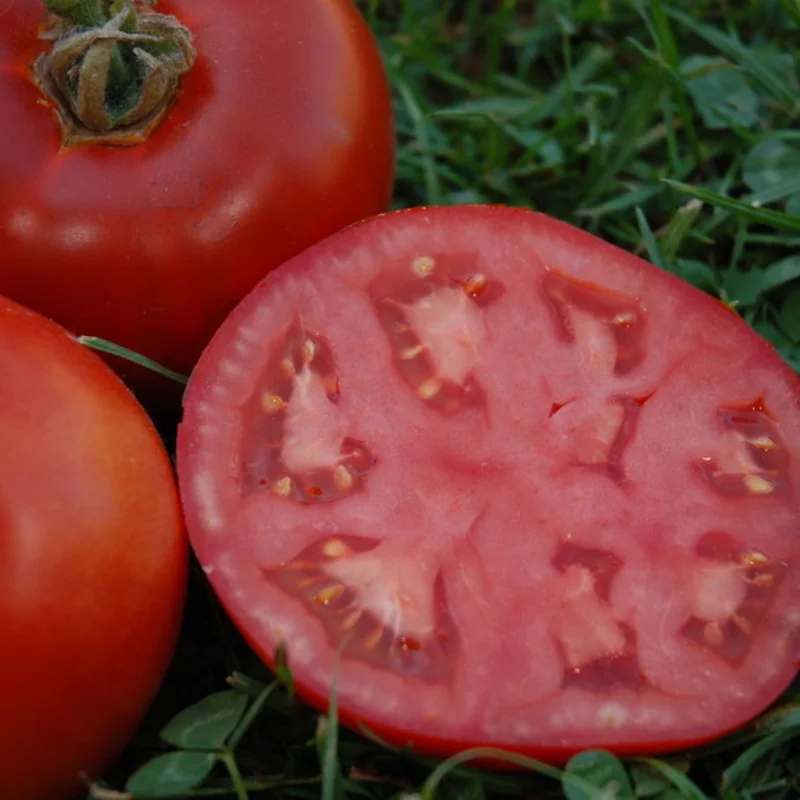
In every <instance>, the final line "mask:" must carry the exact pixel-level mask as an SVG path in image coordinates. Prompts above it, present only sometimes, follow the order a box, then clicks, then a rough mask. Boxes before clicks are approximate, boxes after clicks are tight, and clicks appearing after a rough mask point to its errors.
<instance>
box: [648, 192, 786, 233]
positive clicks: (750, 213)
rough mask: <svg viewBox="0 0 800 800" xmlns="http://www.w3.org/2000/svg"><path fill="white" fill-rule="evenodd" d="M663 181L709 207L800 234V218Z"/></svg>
mask: <svg viewBox="0 0 800 800" xmlns="http://www.w3.org/2000/svg"><path fill="white" fill-rule="evenodd" d="M661 180H662V181H663V182H664V183H666V184H667V185H668V186H671V187H672V188H673V189H677V191H679V192H683V193H684V194H688V195H691V196H692V197H696V198H697V199H698V200H702V201H703V202H704V203H708V204H709V205H712V206H717V207H718V208H724V209H725V210H726V211H731V212H732V213H734V214H736V215H737V216H739V217H741V218H742V219H744V220H748V221H750V222H754V223H757V224H759V225H769V226H771V227H773V228H778V229H779V230H784V231H791V232H792V233H800V217H796V216H793V215H791V214H784V213H782V212H780V211H772V210H770V209H768V208H761V207H760V206H755V205H752V204H751V203H745V202H742V201H741V200H734V199H733V198H732V197H726V196H725V195H723V194H717V193H716V192H712V191H710V190H709V189H703V188H701V187H699V186H691V185H690V184H688V183H681V182H680V181H673V180H670V179H669V178H662V179H661Z"/></svg>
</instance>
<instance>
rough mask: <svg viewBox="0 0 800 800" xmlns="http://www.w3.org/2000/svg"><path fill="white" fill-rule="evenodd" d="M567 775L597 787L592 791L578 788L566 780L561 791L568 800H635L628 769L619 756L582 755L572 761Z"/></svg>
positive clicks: (590, 752) (592, 752)
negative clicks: (626, 769)
mask: <svg viewBox="0 0 800 800" xmlns="http://www.w3.org/2000/svg"><path fill="white" fill-rule="evenodd" d="M564 772H565V774H566V775H573V776H576V777H579V778H582V779H583V781H584V782H585V783H587V784H589V785H590V786H591V787H593V788H592V789H591V790H590V789H588V787H587V788H584V787H583V786H576V785H575V784H573V783H572V782H571V781H569V780H566V779H565V778H562V781H561V788H562V790H563V791H564V794H565V795H566V797H567V798H568V800H634V794H633V789H632V788H631V783H630V779H629V778H628V774H627V772H626V771H625V767H624V766H623V765H622V762H621V761H620V760H619V759H618V758H617V757H616V756H614V755H612V754H611V753H608V752H606V751H605V750H585V751H584V752H582V753H578V755H576V756H573V757H572V758H571V759H570V760H569V762H568V763H567V766H566V767H565V769H564ZM566 775H565V777H566ZM595 790H596V791H595Z"/></svg>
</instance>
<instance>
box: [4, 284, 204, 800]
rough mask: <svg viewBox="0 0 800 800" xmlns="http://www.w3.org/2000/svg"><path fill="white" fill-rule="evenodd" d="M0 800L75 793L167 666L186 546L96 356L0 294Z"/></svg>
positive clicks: (140, 416) (161, 460)
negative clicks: (0, 722) (1, 724)
mask: <svg viewBox="0 0 800 800" xmlns="http://www.w3.org/2000/svg"><path fill="white" fill-rule="evenodd" d="M0 372H1V373H2V375H3V387H2V391H0V453H2V456H1V457H0V641H1V642H2V655H3V657H2V659H0V709H2V713H3V717H4V719H5V725H6V731H5V733H4V735H3V736H2V747H0V797H2V798H8V799H9V800H11V798H14V800H62V798H63V799H64V800H66V799H67V798H74V797H80V796H83V795H85V793H86V785H85V781H87V780H99V779H100V778H102V777H103V773H104V771H105V770H106V769H108V768H109V767H110V765H111V762H112V761H113V760H114V759H115V758H116V757H117V756H118V755H119V753H120V751H121V750H122V749H123V747H124V746H125V745H126V744H127V743H128V741H129V739H130V738H131V737H132V736H133V734H134V731H135V729H136V727H137V725H138V724H139V723H140V721H141V719H142V717H143V716H144V714H145V712H146V710H147V708H148V706H149V704H150V702H151V701H152V699H153V697H154V695H155V693H156V690H157V689H158V687H159V685H160V683H161V679H162V677H163V675H164V673H165V671H166V669H167V666H168V664H169V661H170V658H171V656H172V653H173V650H174V647H175V643H176V639H177V636H178V629H179V624H180V620H181V612H182V609H183V603H184V596H185V591H186V578H187V556H188V544H187V541H186V534H185V530H184V526H183V521H182V516H181V508H180V500H179V497H178V491H177V486H176V484H175V480H174V476H173V473H172V467H171V464H170V461H169V457H168V455H167V453H166V451H165V449H164V446H163V445H162V443H161V441H160V440H159V438H158V436H157V434H156V431H155V429H154V428H153V426H152V424H151V423H150V421H149V420H148V418H147V416H146V415H145V413H144V411H143V410H142V408H141V406H140V405H139V404H138V403H137V402H136V400H135V399H134V398H133V396H132V395H131V394H130V392H129V391H128V390H127V389H126V388H125V386H124V385H123V384H122V382H121V381H120V380H119V378H117V376H116V375H114V373H113V372H111V370H110V369H109V368H108V367H107V366H106V365H105V364H104V363H103V362H102V361H101V359H100V358H99V357H98V356H97V355H96V354H94V353H93V352H91V351H90V350H87V349H86V348H85V347H83V346H82V345H80V344H78V343H77V342H76V341H75V340H74V339H73V338H72V337H71V336H70V335H68V334H67V333H66V331H64V330H63V329H62V328H60V327H58V326H57V325H55V324H54V323H53V322H51V321H49V320H47V319H45V318H43V317H41V316H40V315H38V314H34V313H33V312H31V311H29V310H27V309H25V308H23V307H21V306H19V305H17V304H16V303H12V302H10V301H8V300H6V299H5V298H0Z"/></svg>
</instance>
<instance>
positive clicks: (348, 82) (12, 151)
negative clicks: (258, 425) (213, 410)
mask: <svg viewBox="0 0 800 800" xmlns="http://www.w3.org/2000/svg"><path fill="white" fill-rule="evenodd" d="M156 10H158V11H160V12H162V13H165V14H174V15H175V16H176V17H178V19H179V20H180V21H181V22H183V23H184V24H185V25H186V26H188V27H189V28H190V29H191V31H192V33H193V35H194V43H195V46H196V47H197V50H198V54H199V55H198V60H197V62H196V64H195V66H194V67H193V68H192V69H191V70H190V71H189V73H187V74H186V75H185V76H183V80H182V85H181V90H180V93H179V97H178V100H177V102H176V104H175V105H174V107H173V108H172V109H171V111H170V113H169V115H168V117H167V119H166V120H165V121H164V122H163V123H162V124H161V125H160V126H159V128H158V129H157V130H156V131H155V133H154V134H153V136H152V137H151V138H150V140H149V141H148V142H147V143H145V144H144V145H140V146H135V147H131V148H111V147H79V148H72V149H65V150H61V149H60V139H59V133H58V130H57V126H56V123H55V120H54V116H53V113H52V111H51V110H50V109H49V108H48V107H47V106H46V104H45V103H43V98H42V95H41V94H40V92H39V90H38V89H37V88H36V87H35V86H34V85H33V83H32V81H31V79H30V70H29V66H30V64H31V62H32V61H33V60H34V58H35V56H36V55H37V54H38V53H39V52H41V51H42V49H43V45H44V43H43V42H41V41H39V40H37V38H36V35H37V28H38V26H39V25H40V24H41V22H42V19H43V13H42V4H41V0H20V2H15V3H14V4H13V6H12V7H11V8H9V10H8V12H7V13H6V14H5V16H4V18H3V19H4V24H3V28H2V31H0V108H3V110H4V111H3V117H4V122H3V146H2V147H0V253H1V254H2V255H0V293H3V294H4V295H6V296H9V297H11V298H13V299H15V300H17V301H18V302H21V303H23V304H25V305H27V306H29V307H31V308H33V309H35V310H37V311H39V312H40V313H43V314H45V315H46V316H49V317H51V318H53V319H55V320H56V321H58V322H59V323H61V324H62V325H64V326H65V327H67V328H68V329H69V330H72V331H74V332H75V333H79V334H87V335H93V336H100V337H103V338H106V339H109V340H111V341H113V342H115V343H117V344H120V345H123V346H125V347H129V348H131V349H133V350H135V351H137V352H139V353H142V354H144V355H146V356H148V357H150V358H152V359H155V360H156V361H158V362H160V363H162V364H164V365H165V366H167V367H170V368H172V369H174V370H177V371H179V372H184V373H188V371H189V370H190V369H191V367H192V365H193V364H194V362H195V360H196V358H197V356H198V355H199V353H200V352H201V350H202V348H203V346H204V345H205V344H206V343H207V341H208V339H209V338H210V336H211V334H212V333H213V332H214V330H215V329H216V328H217V326H218V325H219V324H220V323H221V321H222V319H223V318H224V317H225V315H226V314H227V313H228V311H229V310H230V309H231V308H232V307H233V305H234V304H235V303H236V302H237V301H238V300H239V299H240V298H241V297H242V296H243V295H244V294H245V293H246V292H247V291H248V290H249V289H250V288H251V287H252V286H253V285H254V284H255V283H256V282H257V281H258V280H259V279H260V278H262V277H263V276H264V275H265V274H266V273H267V272H268V271H269V270H271V269H272V268H274V267H275V266H277V265H278V264H280V263H281V262H282V261H285V260H286V259H287V258H289V257H290V256H292V255H294V254H296V253H298V252H299V251H301V250H303V249H304V248H306V247H307V246H309V245H310V244H312V243H313V242H314V241H316V240H318V239H320V238H322V237H324V236H325V235H327V234H329V233H332V232H333V231H335V230H337V229H338V228H341V227H343V226H344V225H346V224H348V223H351V222H353V221H356V220H359V219H361V218H364V217H367V216H369V215H371V214H374V213H377V212H380V211H382V210H384V209H385V208H386V207H387V205H388V203H389V199H390V196H391V190H392V184H393V177H394V172H393V171H394V138H393V137H394V127H393V120H392V111H391V100H390V95H389V88H388V83H387V81H386V78H385V75H384V71H383V68H382V65H381V62H380V55H379V51H378V49H377V46H376V43H375V41H374V39H373V37H372V33H371V31H370V30H369V28H368V27H367V25H366V24H365V22H364V21H363V19H362V18H361V17H360V15H359V13H358V11H357V10H356V9H355V7H354V6H353V5H352V3H351V0H297V2H292V3H285V2H283V0H269V2H264V0H236V2H234V3H227V4H220V3H219V2H216V0H169V1H168V2H163V3H159V4H158V6H157V9H156ZM113 363H114V365H115V367H116V368H117V369H118V371H120V373H121V374H122V375H123V377H125V378H126V379H127V380H129V381H130V382H131V383H132V385H134V388H135V389H136V390H137V391H138V392H139V393H140V395H141V397H142V398H144V399H146V400H152V398H153V393H154V391H155V388H159V389H161V390H163V387H164V386H165V385H166V381H165V380H164V379H162V378H156V377H154V376H153V375H152V374H150V373H146V372H144V371H143V370H140V369H138V368H135V367H131V366H130V365H129V364H127V362H122V361H119V360H116V359H115V360H114V361H113Z"/></svg>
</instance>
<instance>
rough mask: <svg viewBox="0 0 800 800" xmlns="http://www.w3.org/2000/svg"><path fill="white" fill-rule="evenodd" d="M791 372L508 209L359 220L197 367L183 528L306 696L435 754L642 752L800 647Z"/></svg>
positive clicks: (610, 250)
mask: <svg viewBox="0 0 800 800" xmlns="http://www.w3.org/2000/svg"><path fill="white" fill-rule="evenodd" d="M798 431H800V392H799V391H798V382H797V378H796V376H794V375H793V374H792V373H791V372H790V370H789V369H788V368H787V367H786V365H785V364H783V362H782V361H781V360H780V359H779V357H778V356H777V355H776V354H775V352H774V351H773V349H772V348H771V347H770V346H769V345H768V344H767V343H766V342H765V341H764V340H763V339H761V338H760V337H759V336H758V335H756V334H755V333H754V332H753V331H752V330H751V329H750V328H749V327H748V326H747V325H746V324H745V323H744V322H743V321H742V320H741V319H739V318H738V317H737V316H736V315H735V314H733V313H731V312H730V310H729V309H727V308H725V307H723V306H721V305H720V304H719V303H717V302H715V301H714V300H713V299H712V298H710V297H709V296H707V295H705V294H703V293H701V292H699V291H698V290H696V289H694V288H693V287H691V286H690V285H688V284H686V283H684V282H682V281H680V280H678V279H677V278H675V277H674V276H671V275H669V274H667V273H665V272H663V271H661V270H658V269H656V268H655V267H653V266H652V265H649V264H647V263H645V262H644V261H642V260H640V259H638V258H635V257H634V256H632V255H630V254H628V253H625V252H623V251H622V250H619V249H617V248H615V247H612V246H611V245H609V244H607V243H605V242H602V241H600V240H598V239H597V238H595V237H592V236H590V235H589V234H586V233H584V232H581V231H579V230H577V229H575V228H573V227H571V226H568V225H566V224H564V223H561V222H558V221H555V220H553V219H550V218H548V217H546V216H544V215H541V214H533V213H531V212H527V211H523V210H517V209H501V208H489V207H461V208H436V209H415V210H412V211H407V212H399V213H394V214H389V215H384V216H382V217H378V218H375V219H372V220H370V221H367V222H365V223H362V224H359V225H357V226H354V227H351V228H350V229H348V230H346V231H343V232H340V233H339V234H336V235H334V236H333V237H331V238H329V239H328V240H326V241H324V242H322V243H320V244H318V245H316V246H315V247H313V248H311V249H310V250H308V251H306V252H305V253H304V254H302V255H300V256H299V257H297V258H295V259H293V260H291V261H289V262H287V263H286V264H285V265H284V266H283V267H281V268H280V269H279V270H277V271H276V272H274V273H273V274H272V275H270V276H269V278H268V279H266V280H265V281H263V282H262V283H261V284H260V285H259V286H258V287H257V288H256V289H255V290H254V291H253V292H252V293H251V294H250V295H249V296H248V297H247V298H246V299H245V300H244V301H243V302H242V303H241V304H240V305H239V306H238V308H237V309H236V310H235V311H234V312H233V313H232V314H231V315H230V317H229V318H228V319H227V321H226V322H225V324H224V325H223V326H222V328H221V329H220V330H219V331H218V333H217V335H216V336H215V338H214V339H213V341H212V343H211V345H210V346H209V348H208V349H207V351H206V352H205V354H204V356H203V357H202V359H201V361H200V364H199V366H198V368H197V369H196V371H195V373H194V374H193V376H192V380H191V382H190V386H189V389H188V392H187V395H186V398H185V417H184V422H183V424H182V426H181V429H180V432H179V448H178V473H179V480H180V485H181V492H182V496H183V501H184V507H185V509H186V514H187V519H188V525H189V532H190V536H191V538H192V541H193V545H194V548H195V551H196V552H197V554H198V557H199V559H200V561H201V563H202V565H203V567H204V569H205V571H206V573H207V574H208V577H209V580H210V581H211V583H212V585H213V586H214V588H215V589H216V591H217V593H218V595H219V596H220V598H221V600H222V602H223V603H224V605H225V606H226V608H227V609H228V611H229V612H230V614H231V616H232V617H233V619H234V620H235V621H236V622H237V624H238V625H239V626H240V628H241V629H242V630H243V632H244V633H245V635H246V636H247V637H248V639H249V641H250V642H251V643H252V644H253V646H254V647H255V649H256V650H257V651H258V652H259V653H260V654H261V655H262V657H264V658H265V659H266V660H267V661H270V660H271V658H272V656H273V652H274V650H275V648H276V647H277V645H278V644H279V643H280V642H284V643H285V645H286V647H287V649H288V654H289V663H290V666H291V667H292V668H293V670H294V673H295V678H296V680H297V682H298V685H299V686H300V688H301V690H302V691H303V692H304V694H305V696H306V697H307V698H308V699H309V700H310V701H311V702H312V703H314V704H316V705H318V706H320V707H323V706H324V704H325V698H326V696H327V694H328V692H329V690H330V687H331V682H332V680H333V674H334V668H335V657H336V652H337V650H338V649H340V648H341V651H342V660H341V664H340V666H339V672H338V677H337V696H338V701H339V707H340V713H341V714H342V718H343V720H344V721H345V722H346V723H347V724H350V725H358V724H365V725H367V726H368V727H370V728H372V729H373V730H375V731H377V732H379V733H380V734H381V735H382V736H384V737H386V738H387V739H389V740H390V741H393V742H397V743H403V744H405V743H409V742H410V743H411V744H412V745H413V746H415V747H417V748H418V749H420V750H423V751H426V752H430V753H435V754H440V755H444V754H447V753H451V752H453V751H456V750H458V749H460V748H462V747H465V746H469V745H475V744H480V745H492V746H497V747H505V748H510V749H513V750H515V751H519V752H524V753H531V754H534V755H536V756H539V757H543V758H547V759H552V760H561V759H563V758H566V757H567V756H568V755H569V754H571V753H573V752H575V751H577V750H579V749H582V748H586V747H607V748H611V749H613V750H615V751H617V752H620V753H631V752H658V751H663V750H666V749H671V748H674V747H677V746H680V745H685V744H691V743H696V742H700V741H705V740H708V739H710V738H713V737H716V736H719V735H720V734H721V733H723V732H725V731H728V730H730V729H733V728H735V727H737V726H739V725H741V724H742V723H744V722H745V721H746V720H748V719H750V718H752V717H753V716H754V715H755V714H757V713H758V712H759V711H761V710H762V709H764V708H765V707H766V706H767V705H768V704H769V703H771V702H772V701H773V700H774V699H775V698H776V697H777V696H778V695H779V694H780V692H781V691H782V690H783V689H785V688H786V686H787V685H788V684H789V683H790V682H791V680H792V678H793V677H794V675H795V674H796V672H797V666H798V657H799V656H800V579H799V575H800V563H799V562H800V539H798V537H797V529H798V522H799V521H800V504H798V485H800V466H798V465H799V464H800V436H799V435H798Z"/></svg>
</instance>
